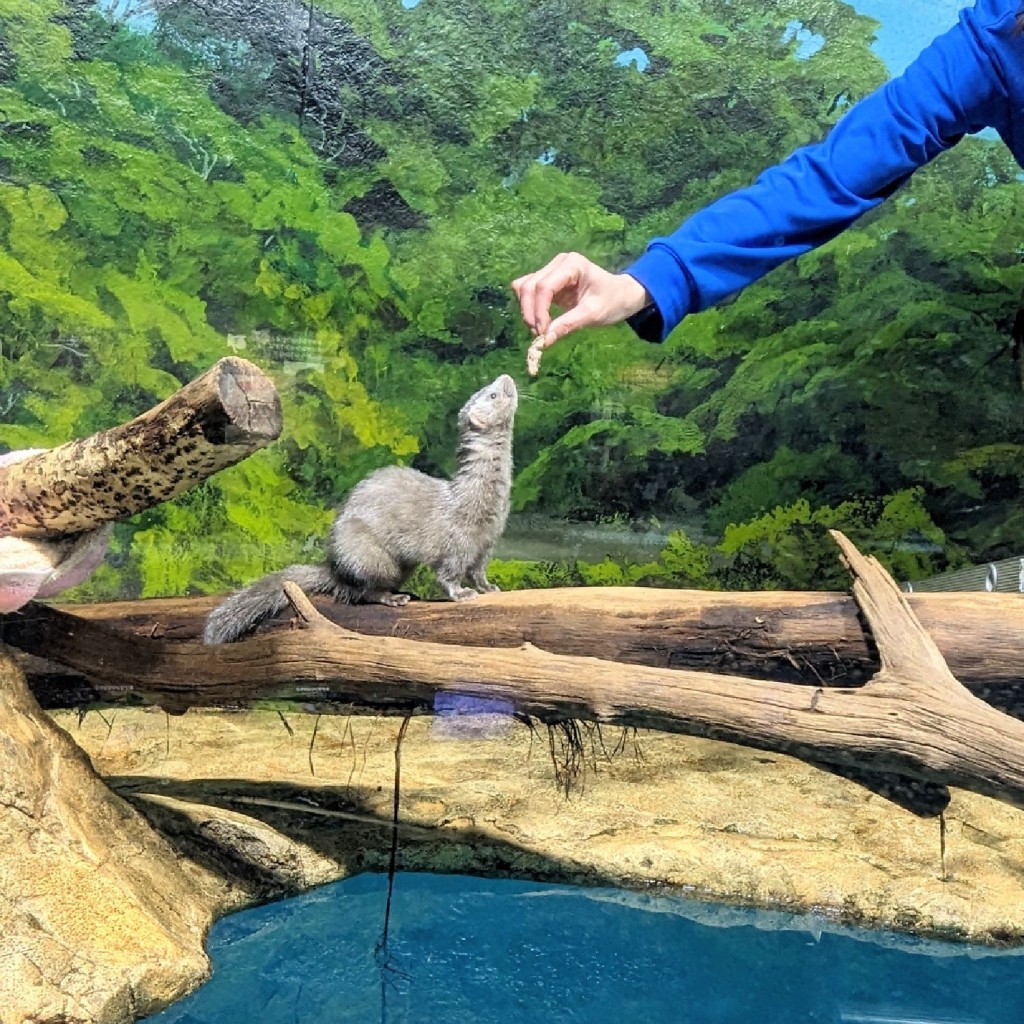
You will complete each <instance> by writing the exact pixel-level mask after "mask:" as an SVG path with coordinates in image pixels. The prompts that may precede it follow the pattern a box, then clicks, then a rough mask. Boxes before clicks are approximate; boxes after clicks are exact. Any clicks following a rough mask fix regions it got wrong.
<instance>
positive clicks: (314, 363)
mask: <svg viewBox="0 0 1024 1024" xmlns="http://www.w3.org/2000/svg"><path fill="white" fill-rule="evenodd" d="M271 9H276V8H274V5H270V7H268V8H267V11H270V10H271ZM233 10H236V8H235V7H234V6H233V5H226V6H223V7H222V6H221V5H217V4H205V5H195V4H188V3H184V2H178V0H170V2H167V3H162V4H160V5H157V8H156V13H155V16H154V17H155V22H154V23H153V25H152V30H151V31H149V32H142V31H133V30H132V28H131V24H132V23H131V21H130V19H129V20H128V21H127V22H125V23H120V24H115V23H114V22H113V21H110V20H104V19H103V18H102V17H101V16H100V15H99V14H98V13H97V11H96V7H95V5H93V4H92V3H89V2H86V0H39V2H34V3H15V2H13V0H0V40H2V45H0V120H2V122H3V125H4V130H3V132H2V133H0V446H3V447H11V448H13V447H26V446H43V445H54V444H58V443H61V442H63V441H65V440H67V439H69V438H71V437H76V436H83V435H86V434H88V433H91V432H92V431H94V430H97V429H100V428H102V427H106V426H110V425H112V424H114V423H117V422H120V421H122V420H125V419H127V418H130V417H131V416H133V415H135V414H137V413H138V412H140V411H141V410H142V409H144V408H146V407H148V406H149V405H152V404H154V403H155V402H156V401H158V400H160V399H162V398H163V397H165V396H166V395H167V394H169V393H170V392H171V391H173V390H174V389H175V388H176V387H178V386H179V385H180V384H181V383H182V382H184V381H186V380H188V379H190V378H192V377H194V376H196V375H197V374H198V373H200V372H202V371H203V370H204V369H205V368H206V367H208V366H209V365H210V364H211V363H212V362H214V361H215V360H216V359H217V358H219V357H221V356H223V355H226V354H228V353H231V352H238V353H239V354H241V355H244V356H246V357H248V358H251V359H253V360H254V361H255V362H257V363H258V364H259V365H261V366H262V367H263V368H264V369H266V370H268V372H271V373H272V374H273V375H274V378H275V381H276V382H277V383H278V385H279V390H280V392H281V397H282V402H283V407H284V411H285V424H286V429H285V434H284V436H283V437H282V439H281V441H280V442H279V443H278V444H276V445H275V446H273V448H272V449H270V450H268V451H266V452H262V453H260V454H259V455H257V456H255V457H254V458H252V459H250V460H248V461H247V462H246V463H245V464H244V465H242V466H239V467H236V468H235V469H232V470H230V471H229V472H226V473H222V474H219V475H218V477H217V478H216V479H214V480H211V481H210V482H208V483H207V484H206V485H205V486H204V487H202V488H199V489H197V490H196V491H195V492H193V493H192V494H190V495H186V496H184V497H182V498H181V499H179V500H178V501H176V502H173V503H170V504H169V505H166V506H164V507H162V508H159V509H156V510H153V511H152V512H149V513H147V514H146V515H144V516H141V517H139V518H138V520H137V521H135V522H134V523H132V524H131V525H129V526H125V527H122V528H120V529H119V530H118V533H117V537H116V542H115V549H114V552H113V554H112V556H111V559H110V561H109V563H108V565H107V566H106V567H105V568H104V569H103V570H102V571H101V573H100V574H98V575H97V576H95V577H94V578H93V580H92V581H90V582H89V583H88V584H86V585H85V587H84V588H83V589H82V590H81V591H80V592H81V593H82V594H85V595H87V596H90V597H96V596H101V595H104V596H109V595H111V594H112V593H113V591H114V590H115V589H116V586H117V583H116V581H117V580H120V581H121V582H122V584H123V586H124V588H125V590H135V591H136V592H139V593H145V594H158V593H187V592H192V591H209V590H219V589H224V588H226V587H229V586H232V585H235V584H237V583H238V582H241V581H243V580H246V579H249V578H252V577H254V576H255V575H257V574H259V573H260V572H263V571H266V570H268V569H272V568H275V567H278V566H280V565H282V564H285V563H286V562H287V561H290V560H293V559H296V558H301V559H304V560H312V559H313V558H314V557H317V555H318V550H319V544H320V538H321V537H322V536H323V534H324V532H325V530H326V528H327V524H328V523H329V520H330V514H331V508H332V506H333V505H334V504H335V503H337V502H338V501H340V500H341V499H342V497H343V496H344V494H345V493H346V491H347V490H348V489H349V488H350V487H351V486H352V485H353V484H354V483H355V482H356V481H357V480H358V479H360V478H361V477H362V476H364V475H365V474H366V473H367V472H369V471H370V470H372V469H374V468H376V467H377V466H380V465H382V464H385V463H390V462H407V463H410V464H413V465H416V466H417V467H418V468H421V469H423V470H426V471H428V472H433V473H445V472H448V471H450V470H451V469H452V467H453V459H454V442H455V413H456V411H457V409H458V408H459V406H460V405H461V404H462V402H463V401H464V400H465V398H466V397H467V396H468V395H469V394H470V393H472V392H473V391H475V390H476V389H477V388H478V387H479V386H480V385H481V384H482V383H483V382H485V381H486V380H489V379H491V378H492V377H494V376H495V375H496V374H498V373H502V372H515V373H517V374H518V372H519V367H521V366H522V357H523V352H524V349H525V346H526V343H527V340H528V339H527V337H526V331H525V328H524V327H523V326H522V324H521V323H520V321H519V317H518V310H517V308H516V305H515V302H514V300H513V298H512V295H511V292H510V290H509V288H508V283H509V281H510V280H511V279H512V278H513V277H515V276H516V275H518V274H520V273H522V272H524V271H527V270H530V269H533V268H535V267H537V266H539V265H541V264H542V263H544V262H545V261H547V260H548V259H549V258H550V257H551V256H552V255H553V254H554V253H556V252H558V251H561V250H566V249H577V250H580V251H582V252H585V253H587V254H588V255H589V256H591V257H592V258H594V259H596V260H598V261H599V262H601V263H602V264H604V265H608V266H612V267H615V266H622V265H624V264H625V263H626V261H627V260H628V259H630V258H631V257H632V256H633V255H635V254H636V253H637V252H638V251H639V250H640V249H641V248H642V246H643V244H644V243H645V241H646V240H647V239H648V238H649V237H651V236H652V235H656V234H659V233H662V232H665V231H668V230H671V229H672V228H674V227H675V226H676V225H677V224H678V223H679V221H680V220H681V219H682V218H683V217H685V216H686V215H687V214H689V213H690V212H692V211H693V210H695V209H697V208H698V207H700V206H701V205H703V204H705V203H706V202H708V201H709V200H711V199H713V198H715V197H716V196H718V195H721V194H723V193H724V192H726V191H729V190H731V189H733V188H735V187H737V186H739V185H742V184H744V183H745V182H747V181H749V180H750V179H751V178H752V177H753V176H754V175H756V174H757V173H758V171H760V170H761V169H762V168H763V167H764V166H766V165H768V164H770V163H771V162H773V161H775V160H777V159H779V158H781V157H783V156H784V155H786V154H787V153H788V152H789V151H791V150H792V148H793V147H795V146H796V145H799V144H802V143H805V142H808V141H810V140H812V139H815V138H817V137H820V136H821V135H822V134H823V133H824V132H825V131H826V130H827V128H828V126H829V125H830V124H831V123H832V122H833V121H834V120H835V118H836V117H837V116H838V114H839V112H840V110H841V108H842V106H843V105H844V103H845V102H848V101H852V100H854V99H856V98H857V97H859V96H861V95H863V94H864V93H865V92H867V91H868V90H870V89H871V88H873V87H874V86H875V85H877V84H878V83H879V82H880V81H881V80H882V77H883V70H882V68H881V65H880V63H879V61H878V60H877V58H876V57H875V56H873V54H872V53H871V51H870V42H871V39H872V35H873V32H874V28H875V25H874V23H873V22H871V21H870V20H869V19H866V18H863V17H860V16H858V15H857V14H856V13H855V12H854V10H853V8H852V7H850V6H849V5H848V4H845V3H840V2H838V0H835V2H833V0H828V2H824V3H823V2H821V0H694V2H693V3H687V4H684V5H678V4H674V3H668V4H666V3H664V2H662V0H641V2H640V3H625V2H623V0H572V2H571V3H570V2H569V0H541V2H540V3H536V4H529V5H526V6H525V7H524V6H523V5H521V4H508V3H505V2H503V0H474V2H473V3H468V2H466V0H454V2H452V3H445V4H437V3H427V2H425V3H423V4H420V5H418V6H416V7H415V8H414V9H410V10H406V9H404V8H403V7H402V6H401V5H400V4H397V3H394V2H393V0H321V2H320V3H319V4H317V5H316V6H315V8H313V9H312V11H311V13H312V15H313V16H314V20H315V23H316V29H317V39H318V44H317V51H316V54H315V57H316V60H317V74H316V75H314V76H310V75H308V74H307V71H308V68H307V67H306V65H305V64H304V63H303V62H304V57H305V53H304V51H303V49H302V48H301V46H297V45H293V41H291V40H290V38H289V36H288V33H282V32H281V30H280V24H279V23H278V22H277V21H275V19H274V17H272V16H269V15H268V14H267V13H266V12H264V14H263V16H259V14H258V13H257V16H254V17H253V18H251V19H239V18H237V17H234V16H233V15H232V14H231V11H233ZM261 10H262V9H261ZM793 21H799V22H801V23H802V24H803V25H805V26H806V27H807V28H808V29H809V30H810V31H812V32H816V33H819V34H821V35H822V36H824V37H825V39H826V40H827V44H826V45H825V47H824V48H823V49H822V50H821V51H820V52H819V53H817V54H816V55H815V56H814V57H813V58H812V59H810V60H797V59H795V56H794V52H795V46H796V43H795V42H794V41H793V40H792V38H791V35H790V36H789V37H787V36H786V35H785V29H786V26H787V25H789V24H790V22H793ZM633 47H640V48H642V49H643V50H644V51H645V52H646V53H647V55H648V56H649V58H650V65H649V67H648V68H647V70H646V71H644V72H643V73H641V72H639V71H638V70H637V69H636V68H634V67H629V66H627V67H622V66H619V65H618V64H616V58H617V56H618V54H619V53H620V52H621V51H622V50H624V49H630V48H633ZM1016 175H1017V168H1016V167H1015V166H1014V165H1013V164H1012V161H1010V160H1009V158H1008V157H1007V156H1006V155H1005V154H1004V153H1002V152H1001V151H1000V150H998V149H997V148H994V147H993V146H992V145H991V144H989V143H987V142H985V141H981V140H977V139H969V140H966V141H965V142H964V143H962V144H961V145H960V146H958V147H956V149H955V150H954V151H953V152H951V153H949V154H947V155H946V156H944V157H943V158H942V159H940V160H939V161H938V162H937V163H936V166H934V167H933V168H930V169H929V170H927V171H926V172H924V173H922V174H919V175H916V176H915V179H914V181H913V182H912V183H911V184H910V185H908V186H907V187H905V188H904V189H903V190H901V192H900V193H899V194H898V195H897V196H896V197H895V198H894V199H893V200H892V201H890V202H889V203H887V204H886V205H885V207H884V209H883V210H881V211H880V212H878V213H877V214H875V215H872V216H869V217H866V218H864V219H863V220H862V221H861V222H859V223H858V224H857V225H856V226H855V227H854V228H853V229H851V230H850V231H848V232H845V233H844V234H843V235H842V236H841V237H840V238H838V239H836V240H835V241H834V242H832V243H830V244H829V245H828V246H825V247H823V248H822V249H821V250H819V251H817V252H815V253H813V254H810V255H809V256H807V257H804V258H803V259H801V260H800V261H799V263H798V264H796V265H790V266H786V267H783V268H780V269H779V270H777V271H776V272H774V273H773V274H771V275H770V276H769V277H768V278H767V279H766V280H765V281H764V282H762V283H761V284H759V285H757V286H755V287H752V288H750V289H748V290H747V291H746V292H745V293H744V294H743V295H741V296H739V297H738V298H737V299H736V300H735V301H733V302H731V303H728V304H723V305H722V306H721V307H720V308H718V309H715V310H711V311H708V312H707V313H705V314H702V315H700V316H697V317H692V318H690V319H688V321H687V322H686V323H685V324H684V326H683V327H682V328H681V329H680V330H679V331H677V332H676V333H675V335H674V336H673V337H672V338H671V339H669V341H668V342H666V344H665V345H664V346H660V347H659V346H650V345H646V344H644V343H641V342H639V341H637V340H636V339H635V338H634V337H633V336H632V334H631V332H630V331H629V330H628V329H627V328H625V327H620V328H616V329H608V330H602V331H593V332H588V333H587V334H584V335H581V336H579V337H578V338H574V339H573V340H572V341H567V342H565V343H563V344H560V345H559V346H557V347H556V348H554V349H552V350H551V351H550V352H549V353H548V354H547V355H546V356H545V362H544V370H543V372H542V374H541V376H540V378H539V379H538V380H536V381H534V382H529V383H527V382H526V381H523V382H522V387H521V392H522V402H521V404H520V411H519V414H518V418H517V431H516V459H517V465H518V466H519V467H520V469H519V473H518V475H517V479H516V484H515V492H514V498H515V505H516V507H517V508H519V509H523V510H530V511H537V512H541V513H543V514H546V515H560V516H563V517H567V518H571V519H591V520H602V519H607V518H608V517H610V516H621V517H623V518H624V519H628V520H645V519H647V518H649V517H650V516H652V515H661V516H666V517H672V516H675V515H679V514H682V513H685V514H686V515H687V516H688V517H690V516H695V515H696V516H699V517H701V518H703V520H704V525H705V527H706V528H707V530H708V531H709V532H710V533H712V534H714V535H716V536H718V535H724V540H723V543H722V545H721V546H720V547H718V548H715V547H713V546H707V547H706V546H703V545H701V544H697V543H695V542H692V541H691V540H690V539H689V538H688V537H687V536H686V535H685V534H682V533H677V534H673V535H672V536H671V537H670V538H669V540H668V542H667V545H666V547H665V549H664V550H663V551H662V552H661V554H660V556H659V557H658V559H657V560H655V561H650V562H645V563H643V564H636V565H633V564H617V563H613V562H610V561H606V562H602V563H598V564H593V565H585V564H570V563H566V564H564V565H548V564H540V563H499V564H497V565H496V566H495V568H494V570H493V572H494V575H495V578H496V579H497V580H498V582H499V583H501V584H502V585H506V584H507V585H510V586H534V585H541V584H543V585H578V584H581V583H588V584H592V585H621V584H632V583H645V584H669V585H678V586H697V587H702V586H751V585H766V586H799V587H811V586H832V585H841V584H842V581H843V577H842V576H841V573H840V571H839V569H838V568H837V566H838V563H837V562H836V561H835V559H834V557H833V555H832V553H831V551H830V549H829V548H828V543H830V542H827V541H826V540H825V539H824V533H823V531H824V530H825V529H826V528H828V527H830V526H835V527H838V528H842V529H844V530H847V531H849V532H850V534H851V536H852V537H853V538H854V540H855V541H857V542H858V543H861V544H863V545H864V546H865V547H867V548H868V549H869V550H873V551H875V552H876V553H878V554H879V556H880V557H883V558H884V559H887V560H888V562H889V564H891V565H892V566H893V567H894V569H895V570H897V571H898V573H899V574H900V575H902V576H905V577H908V578H909V577H912V576H914V575H917V574H927V573H929V572H932V571H936V570H937V569H939V568H942V567H943V566H944V565H945V564H946V563H950V564H953V563H956V562H957V561H959V560H961V559H964V558H967V559H970V560H981V559H983V558H987V557H992V556H994V555H997V554H1009V553H1015V552H1016V550H1017V548H1018V547H1019V538H1020V536H1021V529H1022V527H1024V512H1021V511H1020V509H1021V507H1022V506H1021V500H1020V499H1021V497H1022V494H1021V491H1022V487H1024V415H1022V414H1024V393H1022V389H1021V386H1020V379H1021V378H1020V374H1019V370H1018V368H1017V367H1015V366H1014V364H1013V360H1012V353H1011V349H1010V345H1009V343H1008V330H1009V326H1010V322H1011V320H1012V315H1013V312H1014V311H1015V309H1016V304H1017V302H1018V297H1019V295H1020V294H1021V292H1022V290H1024V266H1022V264H1021V260H1020V252H1021V250H1020V240H1019V224H1020V221H1021V216H1020V215H1021V210H1020V203H1021V202H1022V199H1021V191H1020V187H1019V182H1018V181H1017V180H1016ZM965 382H969V384H970V386H969V387H965V386H964V384H965ZM851 496H856V497H851ZM414 583H415V584H416V586H418V587H421V588H423V590H424V593H425V594H429V593H432V591H431V589H430V588H431V587H432V586H435V584H433V583H432V582H431V580H430V578H429V574H427V575H426V576H424V577H423V578H422V579H421V578H420V577H417V578H416V580H414Z"/></svg>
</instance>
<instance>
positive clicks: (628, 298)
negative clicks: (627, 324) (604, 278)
mask: <svg viewBox="0 0 1024 1024" xmlns="http://www.w3.org/2000/svg"><path fill="white" fill-rule="evenodd" d="M615 276H616V277H617V278H618V279H619V282H620V289H621V291H620V301H621V302H622V312H623V317H624V318H628V317H631V316H635V315H636V314H637V313H639V312H641V310H644V309H647V307H648V306H651V305H653V303H654V300H653V299H652V298H651V296H650V293H649V292H648V291H647V289H646V288H645V287H644V286H643V285H642V284H641V283H640V282H639V281H638V280H637V279H636V278H635V277H633V275H632V274H627V273H626V272H625V271H623V272H622V273H619V274H616V275H615Z"/></svg>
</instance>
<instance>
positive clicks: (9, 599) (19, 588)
mask: <svg viewBox="0 0 1024 1024" xmlns="http://www.w3.org/2000/svg"><path fill="white" fill-rule="evenodd" d="M45 450H46V449H45V448H26V449H23V450H21V451H17V452H7V453H6V454H5V455H0V468H2V467H3V466H11V465H13V464H14V463H16V462H21V461H22V460H23V459H27V458H29V457H30V456H32V455H37V454H38V453H39V452H42V451H45ZM112 531H113V526H112V525H109V524H108V525H106V526H101V527H100V528H99V529H98V530H92V531H90V532H89V533H87V534H83V535H82V536H81V537H80V538H79V539H78V540H77V541H76V543H75V544H73V545H72V546H71V548H70V550H68V551H66V552H65V554H64V556H63V558H61V559H60V560H59V561H57V562H56V563H55V564H54V565H52V566H50V567H49V568H39V569H33V568H28V567H25V566H15V567H14V568H8V569H5V568H4V565H3V552H2V551H0V614H3V613H6V612H14V611H17V610H18V609H19V608H21V607H22V605H25V604H28V602H29V601H31V600H33V599H34V598H37V597H53V596H54V595H55V594H59V593H60V592H61V591H62V590H67V589H68V587H73V586H76V585H77V584H79V583H81V582H82V581H83V580H85V579H88V577H89V576H90V574H91V573H92V572H93V571H94V570H95V569H96V567H97V566H99V565H100V564H101V563H102V562H103V559H104V557H105V556H106V553H107V544H108V542H109V540H110V534H111V532H112ZM53 547H54V549H55V550H59V546H58V545H53Z"/></svg>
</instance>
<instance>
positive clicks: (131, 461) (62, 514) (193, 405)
mask: <svg viewBox="0 0 1024 1024" xmlns="http://www.w3.org/2000/svg"><path fill="white" fill-rule="evenodd" d="M281 425H282V420H281V403H280V400H279V398H278V395H277V391H276V389H275V388H274V385H273V383H272V382H271V380H270V379H269V378H268V377H267V376H266V375H265V374H264V373H263V372H262V371H261V370H259V369H258V368H257V367H256V366H254V365H253V364H252V363H250V362H247V361H246V360H244V359H238V358H236V357H229V358H226V359H221V360H220V361H219V362H217V363H215V364H214V365H213V366H212V367H211V368H210V369H209V370H207V372H206V373H204V374H203V375H202V376H200V377H197V378H196V379H195V380H194V381H192V382H191V383H189V384H186V385H185V386H184V387H183V388H181V389H180V390H179V391H177V392H175V393H174V394H173V395H171V396H170V398H168V399H166V400H165V401H163V402H161V403H160V404H159V405H157V406H156V407H154V408H153V409H150V410H149V411H148V412H145V413H143V414H142V415H141V416H138V417H136V418H135V419H134V420H131V421H130V422H128V423H124V424H121V425H120V426H117V427H113V428H112V429H110V430H104V431H101V432H100V433H98V434H94V435H93V436H92V437H87V438H82V439H80V440H77V441H69V442H68V443H67V444H63V445H61V446H60V447H58V448H53V449H51V450H49V451H45V452H42V453H40V454H38V455H33V456H32V457H30V458H28V459H26V460H25V461H23V462H17V463H15V464H13V465H10V466H5V467H3V468H0V537H6V536H10V535H14V536H20V537H47V536H57V535H61V534H72V533H81V532H83V531H85V530H92V529H95V528H96V527H98V526H101V525H103V524H104V523H108V522H115V521H118V520H122V519H127V518H129V517H131V516H133V515H135V514H137V513H138V512H142V511H144V510H145V509H148V508H152V507H153V506H154V505H158V504H159V503H160V502H163V501H167V500H168V499H169V498H173V497H174V496H175V495H177V494H180V493H181V492H182V491H185V490H188V489H189V488H190V487H194V486H195V485H196V484H198V483H200V482H202V481H203V480H205V479H206V478H207V477H209V476H211V475H212V474H213V473H216V472H217V471H218V470H221V469H225V468H226V467H228V466H231V465H234V464H235V463H236V462H239V461H240V460H241V459H243V458H245V457H246V456H247V455H251V454H252V453H253V452H254V451H256V450H258V449H259V448H263V447H265V446H266V445H268V444H269V443H270V442H271V441H273V440H274V439H275V438H276V437H277V436H278V435H279V434H280V432H281Z"/></svg>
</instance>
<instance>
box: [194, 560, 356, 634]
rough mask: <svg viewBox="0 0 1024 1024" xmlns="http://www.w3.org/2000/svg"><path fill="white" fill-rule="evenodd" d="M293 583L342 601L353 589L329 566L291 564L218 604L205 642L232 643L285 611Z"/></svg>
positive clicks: (206, 631)
mask: <svg viewBox="0 0 1024 1024" xmlns="http://www.w3.org/2000/svg"><path fill="white" fill-rule="evenodd" d="M289 582H290V583H294V584H296V585H297V586H298V587H300V588H301V589H302V590H303V591H304V592H305V593H307V594H333V595H334V596H335V598H337V599H338V600H347V599H348V597H349V587H347V586H346V585H345V583H343V582H342V581H341V580H339V579H338V577H337V576H336V575H335V574H334V573H333V572H332V571H331V569H330V566H328V565H327V564H326V563H325V564H322V565H290V566H288V568H287V569H281V570H280V571H279V572H272V573H271V574H270V575H269V576H264V577H263V578H262V579H259V580H257V581H256V582H255V583H252V584H250V585H249V586H248V587H246V588H245V589H244V590H240V591H239V592H238V593H237V594H232V595H231V597H229V598H228V599H227V600H226V601H222V602H221V603H220V604H219V605H217V607H216V608H214V609H213V611H212V612H210V614H209V616H208V617H207V619H206V627H205V629H204V630H203V643H204V644H227V643H231V641H233V640H237V639H238V638H239V637H242V636H245V634H246V633H249V632H251V631H252V630H254V629H255V628H256V627H257V626H258V625H259V624H260V623H261V622H264V621H265V620H266V619H269V618H272V617H273V616H275V615H277V613H278V612H280V611H283V610H284V608H285V607H286V606H287V604H288V598H287V597H285V595H284V585H285V583H289Z"/></svg>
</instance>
